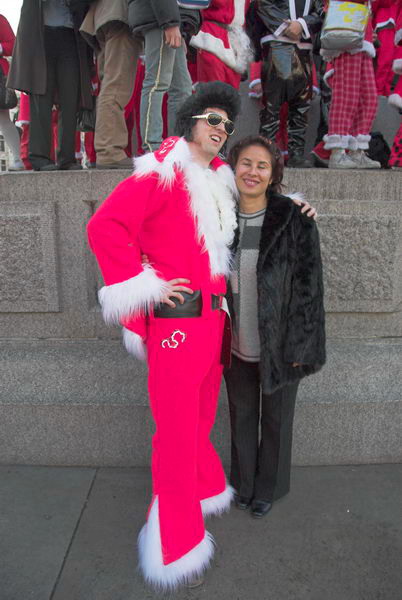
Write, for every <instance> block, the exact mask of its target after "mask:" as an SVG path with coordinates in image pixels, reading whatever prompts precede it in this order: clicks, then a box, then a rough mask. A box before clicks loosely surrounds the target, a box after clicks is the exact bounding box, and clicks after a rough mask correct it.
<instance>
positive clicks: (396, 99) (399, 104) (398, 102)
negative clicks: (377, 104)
mask: <svg viewBox="0 0 402 600" xmlns="http://www.w3.org/2000/svg"><path fill="white" fill-rule="evenodd" d="M388 104H389V105H390V106H393V107H394V108H396V109H398V110H399V109H402V98H401V96H400V95H399V94H391V95H390V96H388Z"/></svg>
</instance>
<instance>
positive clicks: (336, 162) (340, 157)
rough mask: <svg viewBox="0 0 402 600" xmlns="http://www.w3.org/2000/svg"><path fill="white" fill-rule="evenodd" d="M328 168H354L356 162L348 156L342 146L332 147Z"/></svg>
mask: <svg viewBox="0 0 402 600" xmlns="http://www.w3.org/2000/svg"><path fill="white" fill-rule="evenodd" d="M328 169H356V163H355V162H354V161H353V160H351V159H350V158H349V156H348V155H347V154H346V152H345V150H344V149H343V148H334V149H333V150H331V156H330V157H329V163H328Z"/></svg>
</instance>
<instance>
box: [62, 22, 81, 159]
mask: <svg viewBox="0 0 402 600" xmlns="http://www.w3.org/2000/svg"><path fill="white" fill-rule="evenodd" d="M56 77H57V93H58V104H59V106H60V111H59V127H58V140H59V145H58V151H57V164H58V165H59V167H60V168H63V167H67V166H68V165H72V164H75V132H76V128H77V112H78V103H79V86H80V65H79V59H78V52H77V46H76V42H75V35H74V31H73V30H68V29H65V30H61V31H60V32H59V38H58V42H57V69H56Z"/></svg>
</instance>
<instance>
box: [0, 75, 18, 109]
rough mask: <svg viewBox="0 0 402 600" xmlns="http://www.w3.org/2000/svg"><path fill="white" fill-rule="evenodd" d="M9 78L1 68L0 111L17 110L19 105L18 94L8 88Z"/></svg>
mask: <svg viewBox="0 0 402 600" xmlns="http://www.w3.org/2000/svg"><path fill="white" fill-rule="evenodd" d="M6 81H7V78H6V76H5V75H4V73H3V69H2V68H1V67H0V110H9V109H10V108H15V107H16V106H17V104H18V98H17V94H16V93H15V92H14V90H10V88H8V87H6Z"/></svg>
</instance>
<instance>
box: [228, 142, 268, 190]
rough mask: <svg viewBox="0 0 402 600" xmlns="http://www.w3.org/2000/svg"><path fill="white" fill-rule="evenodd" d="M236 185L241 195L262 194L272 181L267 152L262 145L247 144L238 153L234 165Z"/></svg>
mask: <svg viewBox="0 0 402 600" xmlns="http://www.w3.org/2000/svg"><path fill="white" fill-rule="evenodd" d="M235 178H236V185H237V188H238V190H239V192H240V194H241V195H243V196H255V197H258V196H262V195H264V194H265V193H266V191H267V189H268V186H269V184H270V183H271V181H272V166H271V157H270V154H269V152H268V151H267V150H266V149H265V148H264V147H263V146H259V145H258V146H257V145H254V146H248V147H247V148H244V149H243V150H242V151H241V152H240V154H239V158H238V160H237V163H236V167H235Z"/></svg>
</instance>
